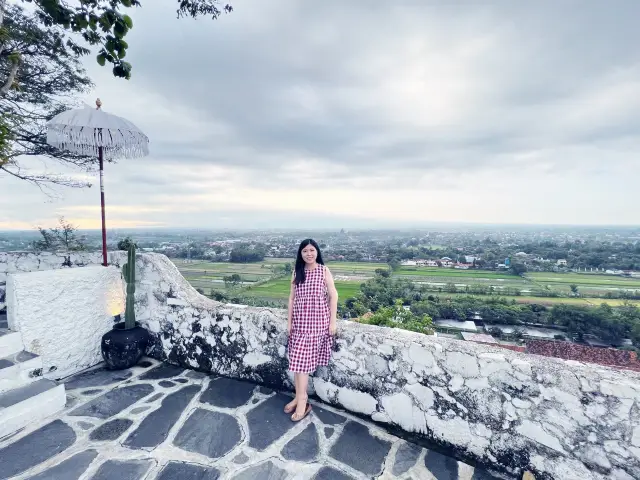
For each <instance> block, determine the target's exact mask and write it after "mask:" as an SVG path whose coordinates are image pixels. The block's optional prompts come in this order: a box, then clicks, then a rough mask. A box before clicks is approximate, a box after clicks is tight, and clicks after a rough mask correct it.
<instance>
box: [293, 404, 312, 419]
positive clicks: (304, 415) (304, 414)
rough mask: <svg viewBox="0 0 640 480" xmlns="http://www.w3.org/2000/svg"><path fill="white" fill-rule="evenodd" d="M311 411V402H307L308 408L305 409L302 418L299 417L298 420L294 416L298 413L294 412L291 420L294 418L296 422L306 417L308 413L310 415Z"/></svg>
mask: <svg viewBox="0 0 640 480" xmlns="http://www.w3.org/2000/svg"><path fill="white" fill-rule="evenodd" d="M310 411H311V404H310V403H307V408H306V409H305V411H304V413H303V414H302V416H301V417H300V418H298V419H297V420H296V419H295V418H294V417H295V416H296V414H295V413H294V414H293V415H291V420H293V421H294V422H299V421H300V420H303V419H304V417H306V416H307V415H309V412H310Z"/></svg>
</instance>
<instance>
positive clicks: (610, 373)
mask: <svg viewBox="0 0 640 480" xmlns="http://www.w3.org/2000/svg"><path fill="white" fill-rule="evenodd" d="M136 265H137V268H138V278H139V279H140V281H139V283H138V285H137V290H136V312H137V316H138V320H139V321H140V322H141V323H142V324H143V325H144V326H145V327H147V328H148V329H149V331H150V332H151V334H152V336H153V342H152V345H151V346H150V349H149V352H148V353H149V354H150V355H151V356H153V357H155V358H158V359H161V360H165V361H168V362H170V363H174V364H179V365H182V366H186V367H190V368H195V369H198V370H202V371H206V372H213V373H218V374H221V375H226V376H230V377H236V378H243V379H250V380H253V381H257V382H260V383H263V384H266V385H269V386H272V387H276V388H285V389H291V388H292V379H291V376H290V375H289V374H288V373H287V361H286V344H287V335H286V315H285V312H284V311H283V310H279V309H268V308H249V307H246V306H240V305H224V304H221V303H219V302H214V301H212V300H210V299H207V298H205V297H203V296H202V295H200V294H198V293H197V292H196V291H195V290H194V289H193V288H192V287H191V286H190V285H189V284H188V282H187V281H186V280H185V279H184V278H183V277H182V276H181V275H180V273H179V272H178V270H177V268H176V267H175V266H174V265H173V263H172V262H171V261H170V260H169V259H167V258H166V257H164V256H162V255H157V254H144V255H139V256H138V260H137V262H136ZM310 393H311V394H315V395H317V396H318V397H319V398H321V399H322V400H323V401H325V402H328V403H331V404H333V405H336V406H340V407H343V408H345V409H347V410H349V411H352V412H355V413H357V414H360V415H362V416H364V417H369V418H371V419H373V420H374V421H377V422H380V423H381V424H386V425H388V426H389V428H393V429H398V430H401V431H403V432H405V433H406V434H407V435H410V436H412V438H413V439H414V440H417V441H422V440H424V441H426V442H430V443H431V444H435V445H440V446H441V447H442V448H443V449H447V450H449V451H451V450H454V451H455V452H456V453H457V455H459V456H461V457H463V458H464V459H466V460H467V461H476V462H478V463H480V464H482V465H485V466H487V467H489V469H491V468H492V467H493V468H494V469H495V468H498V469H499V470H500V471H501V472H502V473H503V474H505V478H515V477H517V476H520V477H521V475H522V473H523V472H524V471H525V470H530V471H532V472H534V473H535V475H536V478H537V479H538V480H540V479H558V480H574V479H575V480H578V479H579V480H589V479H594V480H595V479H605V478H606V479H616V480H622V479H624V480H631V479H633V478H640V408H639V407H640V374H638V373H636V372H630V371H624V372H623V371H616V370H613V369H610V368H607V367H600V366H594V365H587V364H582V363H578V362H572V361H565V360H562V359H555V358H545V357H540V356H532V355H527V354H523V353H519V352H512V351H510V350H505V349H500V348H496V347H493V346H491V345H482V344H478V343H473V342H464V341H458V340H451V339H446V338H437V337H432V336H425V335H420V334H417V333H413V332H406V331H401V330H392V329H387V328H380V327H374V326H368V325H360V324H357V323H352V322H339V325H338V335H337V341H336V348H335V352H334V357H333V361H332V363H331V364H330V365H329V367H327V368H323V369H321V370H320V371H318V372H317V374H316V375H315V376H314V377H313V378H312V381H311V382H310Z"/></svg>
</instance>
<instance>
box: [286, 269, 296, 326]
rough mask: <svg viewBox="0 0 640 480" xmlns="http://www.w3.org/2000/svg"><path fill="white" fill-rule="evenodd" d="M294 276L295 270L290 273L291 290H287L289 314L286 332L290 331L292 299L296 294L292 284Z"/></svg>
mask: <svg viewBox="0 0 640 480" xmlns="http://www.w3.org/2000/svg"><path fill="white" fill-rule="evenodd" d="M295 276H296V272H293V273H292V274H291V290H290V292H289V314H288V317H287V332H289V333H291V322H292V321H293V300H294V299H295V296H296V286H295V285H294V284H293V280H294V278H295Z"/></svg>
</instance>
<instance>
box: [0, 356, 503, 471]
mask: <svg viewBox="0 0 640 480" xmlns="http://www.w3.org/2000/svg"><path fill="white" fill-rule="evenodd" d="M65 384H66V388H67V396H68V402H67V407H66V409H65V410H64V411H63V412H61V413H60V414H59V415H57V418H51V419H48V420H47V421H46V422H44V424H43V425H35V426H32V427H31V428H29V429H28V430H25V431H22V432H18V433H16V434H14V435H13V436H12V437H9V438H5V439H4V440H2V441H0V478H2V479H8V478H12V479H14V478H15V479H27V478H28V479H33V480H73V479H93V480H107V479H109V480H111V479H113V480H139V479H140V480H142V479H145V480H154V479H157V480H210V479H218V478H220V479H234V480H262V479H264V480H266V479H268V480H285V479H312V478H313V479H318V480H320V479H326V480H329V479H336V480H338V479H351V478H358V479H360V478H384V479H392V478H393V479H414V480H418V479H433V478H435V479H437V480H459V479H460V480H472V479H473V480H486V479H489V478H491V477H489V476H488V475H486V474H485V473H483V472H480V471H475V472H474V469H473V468H472V467H470V466H468V465H466V464H463V463H460V462H457V461H455V460H453V459H452V458H449V457H445V456H443V455H440V454H438V453H436V452H433V451H427V450H424V449H422V448H420V447H418V446H416V445H414V444H411V443H407V442H405V441H403V440H400V439H398V438H396V437H394V436H392V435H389V434H388V433H386V432H385V431H384V430H381V429H380V428H378V427H376V426H374V425H371V424H368V423H365V422H363V421H362V420H359V419H356V418H355V417H352V416H350V415H348V414H346V413H344V412H337V411H335V410H333V409H331V408H329V407H326V406H322V407H321V406H319V405H314V409H313V413H312V414H311V415H309V417H307V418H306V419H304V420H303V421H302V422H299V423H294V422H292V421H291V419H290V417H289V416H288V415H285V414H284V413H283V411H282V408H283V406H284V405H285V403H286V402H287V401H288V399H289V400H290V398H289V397H287V396H285V395H283V394H280V393H276V392H272V391H271V390H268V389H265V388H262V387H258V386H256V385H254V384H251V383H244V382H238V381H234V380H229V379H225V378H220V377H218V378H215V377H210V376H207V375H204V374H201V373H199V372H195V371H191V370H183V369H182V368H178V367H174V366H171V365H168V364H158V362H156V361H155V360H150V359H144V360H143V361H142V362H141V364H140V365H138V366H136V367H134V368H133V369H131V370H124V371H118V372H110V371H107V370H104V369H103V368H96V369H94V370H90V371H87V372H84V373H81V374H78V375H76V376H74V377H72V378H71V379H68V381H66V382H65Z"/></svg>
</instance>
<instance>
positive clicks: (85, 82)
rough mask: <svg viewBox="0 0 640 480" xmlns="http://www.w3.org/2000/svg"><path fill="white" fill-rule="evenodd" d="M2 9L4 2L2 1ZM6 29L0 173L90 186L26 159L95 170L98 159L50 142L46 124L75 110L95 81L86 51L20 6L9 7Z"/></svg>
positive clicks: (1, 55)
mask: <svg viewBox="0 0 640 480" xmlns="http://www.w3.org/2000/svg"><path fill="white" fill-rule="evenodd" d="M0 5H1V3H0ZM3 12H4V15H3V16H4V18H3V19H2V25H1V27H0V89H1V90H0V171H1V172H4V173H7V174H9V175H12V176H14V177H17V178H19V179H22V180H27V181H29V182H31V183H34V184H36V185H39V186H41V187H42V186H46V185H50V184H57V185H64V186H72V187H79V186H88V184H87V183H86V182H79V181H77V180H74V179H72V178H68V177H65V176H60V175H52V174H48V173H42V172H31V171H28V170H27V169H25V168H24V167H23V166H21V165H20V161H21V160H23V159H24V158H25V157H45V158H49V159H53V160H55V161H56V162H58V163H60V164H62V165H66V166H71V167H80V168H83V169H89V168H90V167H91V166H92V164H93V162H94V161H95V159H93V158H92V157H86V156H81V155H76V154H71V153H69V152H64V151H61V150H58V149H56V148H54V147H52V146H50V145H48V144H47V142H46V126H45V125H46V122H47V121H49V120H50V119H51V118H53V117H54V116H55V115H57V114H58V113H60V112H62V111H64V110H66V109H67V108H69V104H70V103H72V102H73V98H74V96H75V95H77V94H79V93H82V92H86V91H88V90H89V89H90V88H91V86H92V83H91V80H90V79H89V78H88V77H87V75H86V73H85V71H84V69H83V68H82V66H81V64H80V61H79V56H80V54H81V51H82V49H81V48H80V47H79V46H78V45H76V44H75V43H74V42H73V41H71V40H70V39H68V38H67V37H66V34H65V32H64V31H63V30H62V29H61V28H60V27H57V26H51V27H43V26H42V24H41V23H40V22H39V21H38V19H37V17H36V16H35V15H32V14H29V13H27V12H26V11H25V10H24V9H23V8H22V7H21V6H19V5H7V6H6V7H5V9H4V11H3Z"/></svg>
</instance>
